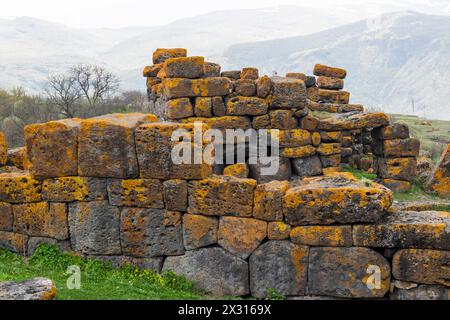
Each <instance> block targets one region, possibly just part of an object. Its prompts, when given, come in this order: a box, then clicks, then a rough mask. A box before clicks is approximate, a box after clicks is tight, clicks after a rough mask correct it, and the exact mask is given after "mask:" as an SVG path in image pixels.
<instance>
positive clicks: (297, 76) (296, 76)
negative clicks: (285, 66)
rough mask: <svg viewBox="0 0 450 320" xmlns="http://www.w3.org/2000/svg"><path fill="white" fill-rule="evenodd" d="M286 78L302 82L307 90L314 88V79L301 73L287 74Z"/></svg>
mask: <svg viewBox="0 0 450 320" xmlns="http://www.w3.org/2000/svg"><path fill="white" fill-rule="evenodd" d="M286 78H294V79H300V80H303V81H304V82H305V85H306V87H307V88H310V87H314V86H315V85H316V77H314V76H307V75H306V74H304V73H301V72H288V73H286Z"/></svg>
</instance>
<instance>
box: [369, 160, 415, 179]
mask: <svg viewBox="0 0 450 320" xmlns="http://www.w3.org/2000/svg"><path fill="white" fill-rule="evenodd" d="M378 175H379V176H380V177H381V178H391V179H398V180H407V181H412V180H413V179H414V178H415V177H416V176H417V160H416V158H388V159H386V158H378Z"/></svg>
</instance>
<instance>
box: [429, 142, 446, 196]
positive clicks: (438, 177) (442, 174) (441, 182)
mask: <svg viewBox="0 0 450 320" xmlns="http://www.w3.org/2000/svg"><path fill="white" fill-rule="evenodd" d="M427 187H428V188H429V189H430V190H432V191H434V192H436V193H437V194H438V195H439V196H441V197H450V143H449V144H448V145H447V147H446V148H445V150H444V153H443V154H442V157H441V159H440V161H439V164H438V165H437V167H436V169H435V170H434V172H433V174H432V175H431V177H430V178H429V180H428V181H427Z"/></svg>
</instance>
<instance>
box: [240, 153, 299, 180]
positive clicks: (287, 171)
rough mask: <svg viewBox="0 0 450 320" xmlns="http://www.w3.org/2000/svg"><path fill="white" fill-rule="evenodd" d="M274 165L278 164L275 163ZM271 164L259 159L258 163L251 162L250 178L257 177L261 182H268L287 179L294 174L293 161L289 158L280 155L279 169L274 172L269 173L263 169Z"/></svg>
mask: <svg viewBox="0 0 450 320" xmlns="http://www.w3.org/2000/svg"><path fill="white" fill-rule="evenodd" d="M273 165H276V164H275V163H273ZM269 167H270V165H266V164H263V163H261V162H260V161H258V163H255V164H250V165H249V168H250V178H252V179H255V180H256V181H257V182H258V183H259V184H262V183H267V182H271V181H286V180H289V179H290V178H291V176H292V166H291V161H290V159H288V158H284V157H278V170H277V171H276V172H275V173H273V174H268V173H267V171H266V172H265V171H263V169H266V170H267V168H269Z"/></svg>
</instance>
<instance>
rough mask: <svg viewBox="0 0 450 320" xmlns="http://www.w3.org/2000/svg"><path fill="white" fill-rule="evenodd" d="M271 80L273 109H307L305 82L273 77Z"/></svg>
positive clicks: (271, 105) (271, 104)
mask: <svg viewBox="0 0 450 320" xmlns="http://www.w3.org/2000/svg"><path fill="white" fill-rule="evenodd" d="M271 80H272V101H271V103H270V107H271V108H286V109H300V108H305V107H306V104H307V102H306V86H305V82H303V81H302V80H298V79H292V78H283V77H272V78H271Z"/></svg>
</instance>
